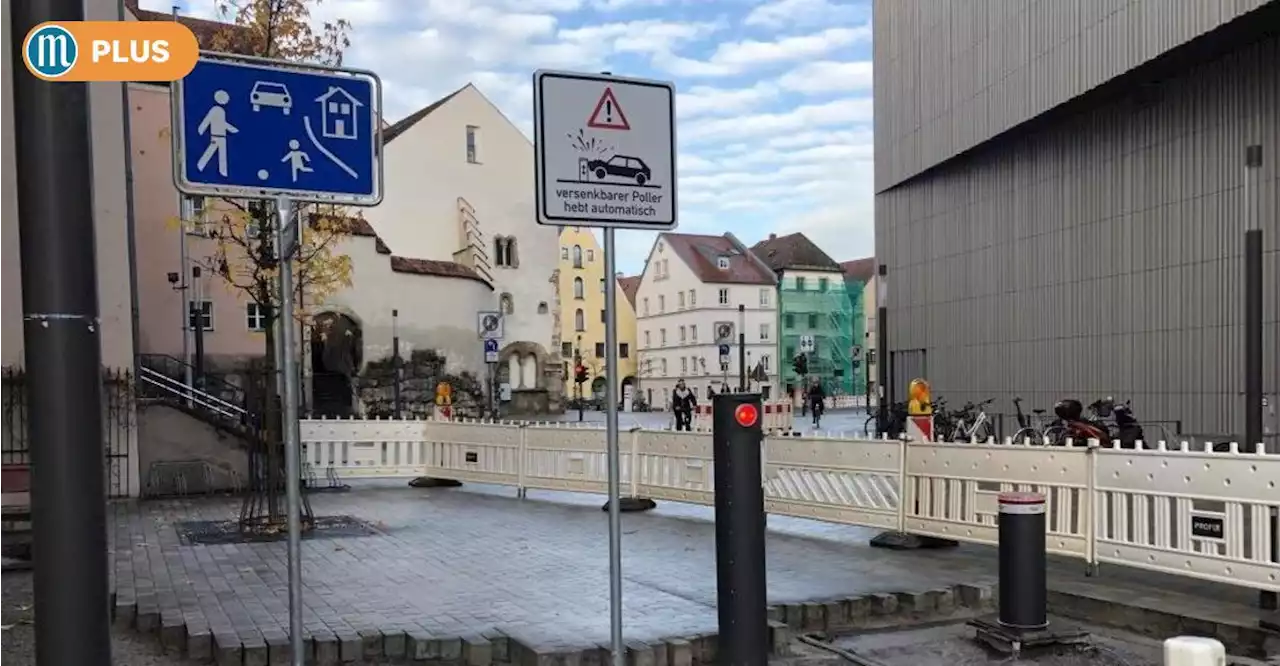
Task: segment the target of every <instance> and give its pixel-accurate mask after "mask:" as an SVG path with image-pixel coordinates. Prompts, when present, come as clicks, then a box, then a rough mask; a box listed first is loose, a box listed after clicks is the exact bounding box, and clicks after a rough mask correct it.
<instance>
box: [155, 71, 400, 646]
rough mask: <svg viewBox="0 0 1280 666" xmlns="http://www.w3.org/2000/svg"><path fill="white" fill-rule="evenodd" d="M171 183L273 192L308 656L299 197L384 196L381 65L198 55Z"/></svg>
mask: <svg viewBox="0 0 1280 666" xmlns="http://www.w3.org/2000/svg"><path fill="white" fill-rule="evenodd" d="M171 104H172V108H173V129H174V131H173V157H174V159H173V164H174V183H175V184H176V185H177V187H178V190H179V191H181V192H183V193H185V194H191V195H197V196H215V197H229V198H242V199H274V200H275V202H276V214H277V218H278V219H277V224H276V225H275V226H276V228H275V232H276V237H275V239H276V249H277V252H278V259H279V262H280V271H279V277H278V282H277V283H278V287H279V299H280V301H279V305H280V310H279V317H280V321H281V326H280V329H279V330H280V333H279V335H278V336H277V338H276V339H277V341H278V343H277V345H278V346H277V349H278V356H277V358H278V359H279V360H280V362H281V365H282V368H283V372H282V373H281V379H280V382H279V387H280V392H281V400H282V402H283V403H284V410H283V425H284V427H283V433H282V434H283V440H284V447H285V473H286V479H285V486H286V504H287V507H288V509H287V510H288V514H289V515H288V518H287V520H288V523H287V528H288V569H289V634H290V635H289V639H290V647H291V654H292V657H291V659H292V663H293V664H294V666H302V664H303V658H304V652H303V636H302V564H301V545H302V541H301V539H302V524H301V522H302V521H301V510H302V491H301V488H300V486H299V484H300V481H301V478H300V477H301V460H300V453H301V452H300V446H301V444H300V440H301V433H300V428H299V423H298V411H299V410H298V404H299V395H298V388H299V387H298V384H299V377H298V358H297V353H298V351H299V350H298V348H297V347H298V345H297V329H296V328H295V327H294V325H293V323H292V319H293V310H294V284H293V270H292V269H293V255H294V253H295V252H297V250H298V246H299V245H300V244H301V241H302V224H303V216H302V215H299V214H297V211H296V210H295V204H296V203H297V202H315V203H331V204H339V205H349V206H376V205H377V204H378V203H379V202H381V201H382V122H381V118H382V83H381V81H380V80H379V79H378V77H377V75H375V74H374V73H373V72H368V71H363V70H353V69H336V68H331V67H320V66H315V65H304V64H299V63H292V62H283V61H278V60H264V59H262V58H250V57H243V56H233V55H229V54H221V53H204V54H201V57H200V60H199V62H197V63H196V66H195V69H193V70H192V71H191V73H190V74H188V75H187V76H186V77H185V78H183V79H181V80H179V81H176V82H175V83H174V86H173V95H172V97H171Z"/></svg>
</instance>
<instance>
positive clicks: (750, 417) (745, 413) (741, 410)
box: [733, 405, 760, 428]
mask: <svg viewBox="0 0 1280 666" xmlns="http://www.w3.org/2000/svg"><path fill="white" fill-rule="evenodd" d="M733 420H735V421H737V422H738V425H740V426H742V427H743V428H750V427H753V426H755V424H756V423H757V422H758V421H759V420H760V410H759V409H756V406H755V405H738V408H737V409H735V410H733Z"/></svg>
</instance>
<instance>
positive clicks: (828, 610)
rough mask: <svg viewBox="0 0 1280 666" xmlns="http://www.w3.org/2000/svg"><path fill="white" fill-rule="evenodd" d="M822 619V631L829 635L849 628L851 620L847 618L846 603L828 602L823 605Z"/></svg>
mask: <svg viewBox="0 0 1280 666" xmlns="http://www.w3.org/2000/svg"><path fill="white" fill-rule="evenodd" d="M822 619H823V627H822V630H823V631H826V632H828V633H829V632H832V631H837V630H840V629H843V628H844V627H846V626H848V623H849V620H848V618H847V617H845V606H844V602H841V601H828V602H826V603H825V604H822Z"/></svg>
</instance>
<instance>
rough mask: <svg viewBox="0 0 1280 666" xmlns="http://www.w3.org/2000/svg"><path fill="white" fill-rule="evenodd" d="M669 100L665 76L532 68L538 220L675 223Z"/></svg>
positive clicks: (637, 225)
mask: <svg viewBox="0 0 1280 666" xmlns="http://www.w3.org/2000/svg"><path fill="white" fill-rule="evenodd" d="M675 100H676V92H675V86H674V84H672V83H669V82H666V81H651V80H647V79H633V78H626V77H620V76H610V75H601V74H579V73H574V72H556V71H547V70H539V71H537V72H534V74H533V131H534V171H535V178H536V192H535V196H536V199H537V208H538V223H539V224H547V225H556V226H562V225H566V224H573V225H580V226H593V227H612V228H617V229H650V230H658V229H665V230H670V229H675V228H676V211H677V206H676V102H675Z"/></svg>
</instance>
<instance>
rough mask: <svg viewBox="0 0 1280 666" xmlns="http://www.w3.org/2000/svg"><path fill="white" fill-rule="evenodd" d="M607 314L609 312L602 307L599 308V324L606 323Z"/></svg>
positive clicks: (607, 319)
mask: <svg viewBox="0 0 1280 666" xmlns="http://www.w3.org/2000/svg"><path fill="white" fill-rule="evenodd" d="M608 314H609V313H607V312H605V311H604V309H601V310H600V323H601V324H604V323H607V322H608V321H609V316H608Z"/></svg>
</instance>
